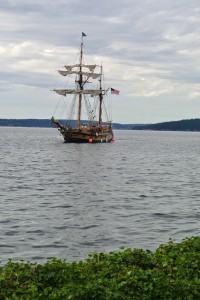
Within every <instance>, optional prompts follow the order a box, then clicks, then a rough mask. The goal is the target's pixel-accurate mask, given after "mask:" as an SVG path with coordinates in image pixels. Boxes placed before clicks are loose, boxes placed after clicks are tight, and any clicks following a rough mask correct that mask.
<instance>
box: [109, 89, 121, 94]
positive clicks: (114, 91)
mask: <svg viewBox="0 0 200 300" xmlns="http://www.w3.org/2000/svg"><path fill="white" fill-rule="evenodd" d="M111 94H115V95H119V91H118V90H115V89H113V88H111Z"/></svg>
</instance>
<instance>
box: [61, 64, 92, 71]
mask: <svg viewBox="0 0 200 300" xmlns="http://www.w3.org/2000/svg"><path fill="white" fill-rule="evenodd" d="M96 66H97V65H84V64H82V65H80V64H76V65H70V66H64V67H65V68H66V69H67V70H68V71H71V70H72V69H73V68H77V67H78V68H80V67H83V68H88V69H89V70H90V72H93V71H94V69H95V68H96Z"/></svg>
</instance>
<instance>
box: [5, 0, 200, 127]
mask: <svg viewBox="0 0 200 300" xmlns="http://www.w3.org/2000/svg"><path fill="white" fill-rule="evenodd" d="M0 20H1V27H0V33H1V44H0V62H1V69H0V84H1V88H0V105H1V114H0V118H50V117H51V115H52V114H53V111H54V109H55V106H56V104H57V97H56V95H55V94H54V93H53V92H51V91H50V90H51V89H53V88H54V87H55V83H56V80H57V73H56V70H57V69H59V68H60V67H61V66H63V65H64V64H70V63H72V57H74V55H75V53H77V49H78V48H79V43H80V38H81V32H82V31H83V32H85V33H86V34H87V37H86V38H85V39H84V44H85V47H86V49H87V54H89V55H90V56H91V60H92V61H91V63H93V62H99V63H101V62H103V64H104V71H105V77H106V79H107V81H108V85H109V86H112V87H114V88H116V89H118V90H120V96H115V97H113V101H112V102H113V121H114V122H121V123H150V122H153V123H156V122H160V121H168V120H180V119H187V118H198V117H199V111H200V83H199V82H200V81H199V79H200V64H199V61H200V39H199V36H200V2H199V0H163V1H161V0H140V1H138V0H101V1H99V0H98V1H97V0H84V1H82V0H56V1H53V0H48V1H47V0H2V1H1V2H0Z"/></svg>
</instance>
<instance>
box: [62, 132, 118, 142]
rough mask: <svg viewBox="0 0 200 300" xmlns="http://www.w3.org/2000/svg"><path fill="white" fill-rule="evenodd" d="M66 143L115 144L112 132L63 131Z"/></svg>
mask: <svg viewBox="0 0 200 300" xmlns="http://www.w3.org/2000/svg"><path fill="white" fill-rule="evenodd" d="M88 131H89V130H88ZM61 134H62V136H63V138H64V141H65V143H110V142H114V136H113V132H112V130H111V129H110V130H106V131H104V132H99V133H97V132H96V133H93V132H91V131H89V132H87V131H86V130H66V131H63V130H61Z"/></svg>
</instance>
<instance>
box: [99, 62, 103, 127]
mask: <svg viewBox="0 0 200 300" xmlns="http://www.w3.org/2000/svg"><path fill="white" fill-rule="evenodd" d="M99 86H100V88H99V89H100V91H101V93H100V94H99V126H100V125H101V122H102V102H103V94H102V66H101V76H100V79H99Z"/></svg>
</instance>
